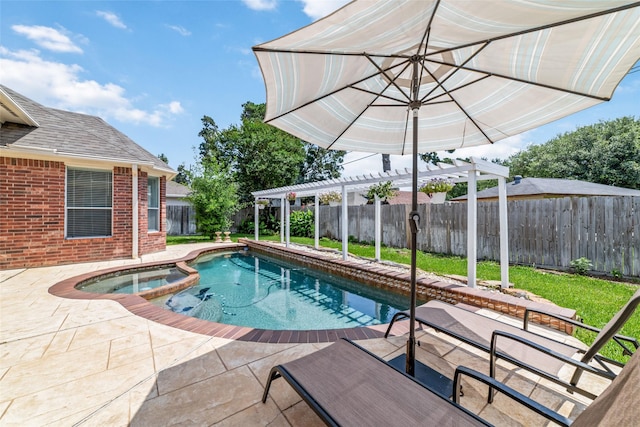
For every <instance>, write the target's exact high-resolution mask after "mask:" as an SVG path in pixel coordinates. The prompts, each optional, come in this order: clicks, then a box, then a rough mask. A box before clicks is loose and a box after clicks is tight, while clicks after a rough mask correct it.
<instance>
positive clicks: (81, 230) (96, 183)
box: [65, 168, 113, 238]
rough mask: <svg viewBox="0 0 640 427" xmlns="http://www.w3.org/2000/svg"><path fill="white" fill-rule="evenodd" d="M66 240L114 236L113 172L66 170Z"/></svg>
mask: <svg viewBox="0 0 640 427" xmlns="http://www.w3.org/2000/svg"><path fill="white" fill-rule="evenodd" d="M66 199H67V200H66V208H65V214H66V221H65V226H66V232H65V234H66V237H68V238H74V237H107V236H111V222H112V221H111V217H112V214H113V177H112V173H111V172H110V171H99V170H90V169H75V168H67V194H66Z"/></svg>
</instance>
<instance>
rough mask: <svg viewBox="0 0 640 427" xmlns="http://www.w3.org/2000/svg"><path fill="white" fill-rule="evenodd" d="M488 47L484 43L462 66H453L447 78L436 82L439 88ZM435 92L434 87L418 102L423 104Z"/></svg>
mask: <svg viewBox="0 0 640 427" xmlns="http://www.w3.org/2000/svg"><path fill="white" fill-rule="evenodd" d="M488 45H489V43H485V44H484V45H482V47H480V49H478V50H477V51H475V52H474V53H473V54H472V55H470V56H469V57H468V58H467V59H466V60H465V61H464V62H462V64H460V65H456V66H454V67H453V68H454V71H453V72H451V73H450V74H449V75H448V76H446V77H445V78H444V79H443V80H442V81H441V82H440V81H438V85H439V86H440V87H442V85H443V84H444V83H445V82H446V81H447V80H449V79H450V78H451V77H453V76H454V75H455V74H456V73H457V72H458V71H460V69H462V68H464V66H465V64H467V63H469V61H471V60H472V59H473V58H475V57H476V56H477V55H478V54H479V53H480V52H482V51H483V50H484V48H486V47H487V46H488ZM423 67H424V64H423ZM429 74H431V73H429ZM476 81H479V80H476ZM464 86H466V85H464ZM464 86H462V87H464ZM443 89H444V88H443ZM435 90H436V88H435V87H434V88H433V89H431V91H429V92H428V93H426V94H425V95H424V96H423V97H422V99H421V100H420V102H424V100H425V99H427V97H428V96H429V95H431V94H432V93H433V92H434V91H435Z"/></svg>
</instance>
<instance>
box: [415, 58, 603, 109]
mask: <svg viewBox="0 0 640 427" xmlns="http://www.w3.org/2000/svg"><path fill="white" fill-rule="evenodd" d="M428 61H429V62H433V63H435V64H440V65H448V66H450V67H458V69H460V70H465V71H472V72H474V73H480V74H484V75H486V76H488V77H499V78H502V79H506V80H512V81H515V82H518V83H526V84H529V85H532V86H538V87H542V88H545V89H552V90H557V91H559V92H564V93H570V94H572V95H578V96H584V97H586V98H592V99H597V100H598V101H609V100H610V99H611V98H609V97H606V96H597V95H592V94H590V93H584V92H578V91H576V90H571V89H566V88H561V87H558V86H552V85H549V84H546V83H538V82H533V81H530V80H525V79H520V78H518V77H513V76H508V75H506V74H498V73H494V72H493V71H484V70H478V69H475V68H471V67H465V66H462V65H456V64H450V63H448V62H443V61H436V60H433V59H429V60H428Z"/></svg>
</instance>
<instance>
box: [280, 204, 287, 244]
mask: <svg viewBox="0 0 640 427" xmlns="http://www.w3.org/2000/svg"><path fill="white" fill-rule="evenodd" d="M284 210H285V207H284V196H282V197H280V243H284V229H285V228H286V225H285V223H284Z"/></svg>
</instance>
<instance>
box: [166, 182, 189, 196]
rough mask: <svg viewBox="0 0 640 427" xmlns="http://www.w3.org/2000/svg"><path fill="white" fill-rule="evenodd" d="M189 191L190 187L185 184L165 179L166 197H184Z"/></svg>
mask: <svg viewBox="0 0 640 427" xmlns="http://www.w3.org/2000/svg"><path fill="white" fill-rule="evenodd" d="M189 193H191V189H190V188H189V187H187V186H186V185H182V184H178V183H177V182H175V181H167V197H186V196H188V195H189Z"/></svg>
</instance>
